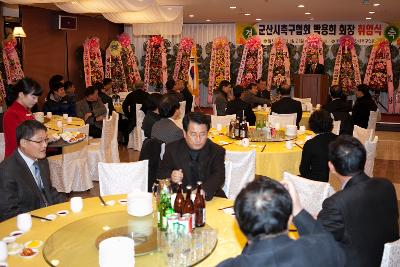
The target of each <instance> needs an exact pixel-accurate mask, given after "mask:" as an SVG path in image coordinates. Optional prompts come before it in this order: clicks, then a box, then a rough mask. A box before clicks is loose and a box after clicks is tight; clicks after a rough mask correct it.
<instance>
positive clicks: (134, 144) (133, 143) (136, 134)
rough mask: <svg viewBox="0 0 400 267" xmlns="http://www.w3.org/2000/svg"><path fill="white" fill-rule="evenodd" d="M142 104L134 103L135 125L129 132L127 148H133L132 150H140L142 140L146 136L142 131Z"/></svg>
mask: <svg viewBox="0 0 400 267" xmlns="http://www.w3.org/2000/svg"><path fill="white" fill-rule="evenodd" d="M141 108H142V104H136V127H135V128H134V129H133V131H132V132H131V133H130V134H129V141H128V146H127V147H128V148H133V149H134V150H137V151H140V150H142V145H143V141H144V139H145V138H146V137H145V136H144V131H143V129H142V125H143V120H144V116H145V114H144V112H143V111H142V110H141Z"/></svg>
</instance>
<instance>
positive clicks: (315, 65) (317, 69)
mask: <svg viewBox="0 0 400 267" xmlns="http://www.w3.org/2000/svg"><path fill="white" fill-rule="evenodd" d="M305 74H325V67H324V65H322V64H320V63H319V59H318V55H317V54H313V55H312V56H311V62H310V63H308V64H307V66H306V70H305Z"/></svg>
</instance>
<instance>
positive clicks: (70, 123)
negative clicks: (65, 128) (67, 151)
mask: <svg viewBox="0 0 400 267" xmlns="http://www.w3.org/2000/svg"><path fill="white" fill-rule="evenodd" d="M68 125H73V126H82V125H81V124H73V123H68Z"/></svg>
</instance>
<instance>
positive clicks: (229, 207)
mask: <svg viewBox="0 0 400 267" xmlns="http://www.w3.org/2000/svg"><path fill="white" fill-rule="evenodd" d="M229 208H233V206H228V207H224V208H219V209H218V210H224V209H229Z"/></svg>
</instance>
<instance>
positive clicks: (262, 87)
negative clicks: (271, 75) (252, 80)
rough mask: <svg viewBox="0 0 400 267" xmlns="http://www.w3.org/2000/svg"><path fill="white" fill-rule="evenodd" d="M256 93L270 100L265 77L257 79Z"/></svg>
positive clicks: (269, 91)
mask: <svg viewBox="0 0 400 267" xmlns="http://www.w3.org/2000/svg"><path fill="white" fill-rule="evenodd" d="M257 87H258V93H257V96H259V97H262V98H265V99H268V100H271V89H270V90H268V89H267V81H266V80H265V79H259V80H258V81H257Z"/></svg>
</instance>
